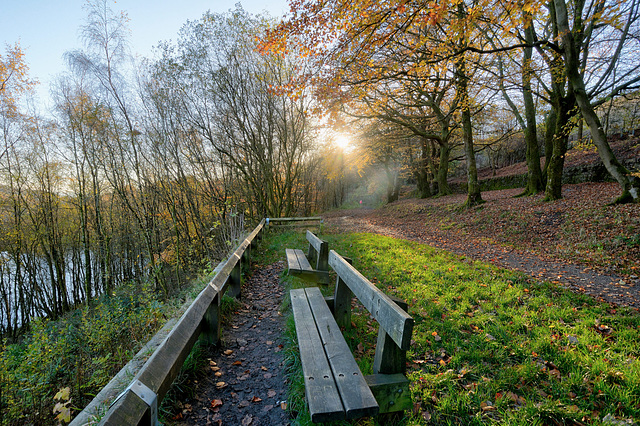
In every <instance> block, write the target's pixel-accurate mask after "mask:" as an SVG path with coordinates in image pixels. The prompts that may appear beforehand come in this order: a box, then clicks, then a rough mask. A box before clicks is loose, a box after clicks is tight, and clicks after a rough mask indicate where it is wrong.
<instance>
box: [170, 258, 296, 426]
mask: <svg viewBox="0 0 640 426" xmlns="http://www.w3.org/2000/svg"><path fill="white" fill-rule="evenodd" d="M283 268H284V262H278V263H275V264H272V265H268V266H258V267H255V268H254V270H253V274H252V276H251V277H249V278H248V279H247V281H246V282H245V283H244V284H243V286H242V299H241V303H242V306H241V307H240V309H239V310H238V311H237V312H234V313H233V314H232V315H231V318H230V319H229V320H227V323H225V324H224V326H223V336H222V344H221V345H219V347H217V348H215V349H213V350H212V352H211V354H210V360H209V364H210V365H209V370H210V371H208V372H207V375H206V377H205V378H204V379H200V383H199V384H198V390H197V392H196V394H197V398H196V399H194V400H186V401H183V402H182V405H183V407H184V408H183V410H182V419H180V421H179V422H178V423H177V424H179V425H252V426H253V425H255V426H260V425H265V426H267V425H288V424H289V423H290V419H289V416H288V413H287V411H286V402H284V401H286V399H287V397H286V388H287V380H286V377H285V375H284V371H283V370H284V369H283V359H282V358H283V357H282V351H281V349H282V347H283V346H282V344H283V342H282V334H283V327H284V317H283V316H282V315H281V313H280V312H279V308H280V304H281V301H282V296H283V288H282V285H281V284H280V274H281V272H282V270H283Z"/></svg>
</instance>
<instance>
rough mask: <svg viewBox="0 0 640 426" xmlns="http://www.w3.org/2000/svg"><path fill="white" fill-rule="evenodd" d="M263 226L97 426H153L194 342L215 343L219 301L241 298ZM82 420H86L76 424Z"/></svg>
mask: <svg viewBox="0 0 640 426" xmlns="http://www.w3.org/2000/svg"><path fill="white" fill-rule="evenodd" d="M265 223H266V220H265V219H263V220H262V221H261V222H260V224H259V225H258V226H257V227H256V228H255V229H254V230H253V232H251V234H249V236H248V237H247V238H245V240H244V241H243V242H242V243H240V245H239V246H238V248H237V249H236V250H235V251H234V252H233V253H232V254H231V255H230V256H229V258H228V259H227V260H226V261H225V262H224V263H221V264H220V265H219V267H218V268H216V270H217V271H218V272H217V274H215V276H214V277H213V278H212V279H211V281H210V282H209V284H208V285H207V286H206V288H205V289H204V290H202V292H200V294H199V295H198V297H197V298H196V299H195V300H194V301H193V303H192V304H191V306H190V307H189V308H188V309H187V310H186V311H185V312H184V314H183V315H182V316H181V317H180V319H179V320H178V322H177V323H176V325H175V326H174V327H173V328H172V329H171V331H170V332H169V334H168V335H167V337H166V338H165V339H164V340H163V341H162V343H160V345H159V346H158V347H157V348H156V350H155V351H154V352H153V354H152V355H151V357H150V358H149V359H148V360H147V361H146V362H145V363H144V365H143V366H142V368H141V369H140V370H139V371H138V373H137V374H136V376H135V377H134V379H133V380H132V381H131V382H130V384H129V386H128V387H127V388H126V389H125V391H124V392H122V393H121V394H120V396H119V397H118V398H117V399H116V400H115V401H114V402H113V403H112V405H111V407H110V408H109V410H108V411H107V413H106V414H105V415H104V417H103V418H102V420H101V421H100V424H104V425H118V426H120V425H137V424H157V407H158V405H159V404H160V402H161V401H162V399H163V398H164V396H165V395H166V393H167V391H168V390H169V387H170V386H171V384H172V383H173V380H174V379H175V378H176V376H177V375H178V372H179V371H180V368H181V367H182V364H183V363H184V360H185V359H186V358H187V356H188V355H189V352H191V349H192V348H193V346H194V344H195V343H196V341H197V340H198V339H199V338H200V339H202V340H204V341H205V342H207V343H217V342H218V341H219V340H220V331H221V330H220V317H219V314H220V301H221V300H222V296H223V295H224V294H225V293H226V292H229V295H230V296H232V297H238V296H239V295H240V287H241V285H242V264H243V262H247V263H250V259H251V247H252V246H253V245H255V243H256V242H257V241H258V240H259V239H260V238H261V233H262V231H263V229H264V226H265ZM81 414H82V413H81ZM81 414H80V415H78V416H77V417H76V419H77V420H78V422H76V421H75V420H74V422H73V423H72V424H78V425H79V424H86V423H87V420H86V419H87V416H86V415H84V416H82V415H81ZM81 418H82V419H85V420H83V421H80V419H81Z"/></svg>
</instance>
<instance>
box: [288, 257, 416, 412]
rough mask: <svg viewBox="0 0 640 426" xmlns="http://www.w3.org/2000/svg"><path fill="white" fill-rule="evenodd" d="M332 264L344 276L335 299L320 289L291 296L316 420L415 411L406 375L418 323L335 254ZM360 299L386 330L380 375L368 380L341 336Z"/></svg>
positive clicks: (379, 352) (377, 364) (378, 359)
mask: <svg viewBox="0 0 640 426" xmlns="http://www.w3.org/2000/svg"><path fill="white" fill-rule="evenodd" d="M329 264H330V266H331V267H332V268H333V269H334V270H335V271H336V273H337V274H338V279H337V283H336V288H335V293H334V296H333V297H329V298H325V297H323V295H322V293H321V292H320V289H319V288H318V287H312V288H304V289H294V290H291V292H290V294H291V306H292V309H293V316H294V320H295V327H296V333H297V335H298V345H299V348H300V359H301V362H302V371H303V374H304V383H305V393H306V398H307V403H308V405H309V411H310V414H311V420H312V421H313V422H314V423H319V422H328V421H336V420H344V419H347V420H348V419H354V418H358V417H364V416H375V415H378V414H384V413H392V412H399V411H403V410H407V409H411V408H412V403H411V394H410V391H409V380H408V379H407V378H406V377H405V375H404V373H405V371H406V351H407V350H408V349H409V346H410V344H411V334H412V332H413V323H414V321H413V318H411V317H410V316H409V314H407V312H406V309H407V305H406V303H404V302H402V301H400V300H396V301H394V300H392V299H391V298H390V297H388V296H387V295H385V294H384V293H382V292H381V291H380V290H379V289H378V288H377V287H375V286H374V285H373V284H371V282H370V281H369V280H368V279H366V278H365V277H364V276H363V275H362V274H361V273H360V272H358V271H357V270H356V269H355V268H354V267H353V266H351V265H350V264H349V262H347V260H345V259H344V258H343V257H342V256H340V255H339V254H337V253H336V252H335V251H333V250H331V252H330V254H329ZM354 295H355V296H356V297H357V298H358V300H360V302H361V303H362V304H363V305H364V306H365V308H366V309H367V310H368V311H369V313H370V314H371V315H372V316H373V317H374V318H375V319H376V320H377V321H378V324H379V326H380V328H379V333H378V342H377V344H376V352H375V357H374V364H373V372H374V374H373V375H371V376H366V377H365V376H363V375H362V372H361V371H360V369H359V368H358V365H357V363H356V361H355V359H354V357H353V354H352V353H351V351H350V349H349V346H348V345H347V342H346V341H345V339H344V336H343V335H342V332H341V331H340V327H344V328H346V329H348V328H350V327H351V299H352V298H353V296H354ZM332 311H333V313H332Z"/></svg>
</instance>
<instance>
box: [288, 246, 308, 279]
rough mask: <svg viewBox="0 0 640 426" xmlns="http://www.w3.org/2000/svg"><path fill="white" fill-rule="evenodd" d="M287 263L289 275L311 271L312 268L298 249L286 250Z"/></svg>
mask: <svg viewBox="0 0 640 426" xmlns="http://www.w3.org/2000/svg"><path fill="white" fill-rule="evenodd" d="M285 252H286V253H287V263H288V264H289V273H294V274H295V273H296V272H303V271H312V270H313V268H312V267H311V264H310V263H309V261H308V260H307V257H306V256H305V255H304V252H303V251H302V250H299V249H286V250H285Z"/></svg>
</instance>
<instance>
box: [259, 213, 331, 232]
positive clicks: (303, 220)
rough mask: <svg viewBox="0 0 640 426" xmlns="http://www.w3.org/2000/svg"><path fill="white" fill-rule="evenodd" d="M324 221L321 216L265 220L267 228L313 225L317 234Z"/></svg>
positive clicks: (269, 218)
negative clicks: (316, 229)
mask: <svg viewBox="0 0 640 426" xmlns="http://www.w3.org/2000/svg"><path fill="white" fill-rule="evenodd" d="M323 223H324V220H323V218H322V217H321V216H310V217H268V218H267V219H266V226H267V227H304V226H312V225H315V226H317V227H318V232H320V231H322V225H323Z"/></svg>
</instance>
